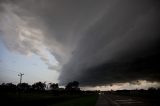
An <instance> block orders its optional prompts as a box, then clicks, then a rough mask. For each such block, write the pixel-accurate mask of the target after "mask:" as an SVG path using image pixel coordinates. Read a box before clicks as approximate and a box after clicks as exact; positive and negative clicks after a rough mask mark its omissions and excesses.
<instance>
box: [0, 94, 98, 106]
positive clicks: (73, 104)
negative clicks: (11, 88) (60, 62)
mask: <svg viewBox="0 0 160 106" xmlns="http://www.w3.org/2000/svg"><path fill="white" fill-rule="evenodd" d="M0 95H1V96H0V99H1V100H2V102H0V106H11V105H16V106H94V105H95V103H96V101H97V97H98V96H97V95H61V96H54V95H52V94H47V93H32V94H26V93H21V94H17V93H0ZM6 101H9V102H6Z"/></svg>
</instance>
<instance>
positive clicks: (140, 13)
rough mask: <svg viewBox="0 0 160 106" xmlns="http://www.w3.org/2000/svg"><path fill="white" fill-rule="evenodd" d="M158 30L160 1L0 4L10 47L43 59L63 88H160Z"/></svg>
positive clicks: (3, 31)
mask: <svg viewBox="0 0 160 106" xmlns="http://www.w3.org/2000/svg"><path fill="white" fill-rule="evenodd" d="M159 26H160V2H159V1H158V0H154V1H151V0H141V1H138V0H133V1H128V0H123V1H119V0H94V1H92V0H85V1H81V0H79V1H75V0H67V1H61V0H26V1H19V0H13V1H4V0H1V1H0V33H1V35H2V36H1V37H0V38H1V39H2V41H3V42H4V44H5V45H6V47H7V48H8V49H9V50H10V51H14V52H18V53H20V54H23V55H32V54H36V55H38V56H40V58H41V60H42V61H43V62H44V63H45V64H46V65H47V66H48V68H49V69H51V70H56V71H58V72H59V73H60V75H59V83H60V84H62V85H63V84H66V83H68V82H70V81H73V80H77V81H79V82H80V84H81V85H82V86H99V85H107V84H112V83H121V82H132V81H136V80H147V81H157V82H159V81H160V73H159V70H160V67H159V65H160V61H159V60H160V49H159V48H160V43H159V42H160V30H159V28H160V27H159ZM49 55H52V56H53V57H54V58H55V61H56V62H55V63H54V64H52V63H50V59H51V58H50V56H49Z"/></svg>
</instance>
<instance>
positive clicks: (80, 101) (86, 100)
mask: <svg viewBox="0 0 160 106" xmlns="http://www.w3.org/2000/svg"><path fill="white" fill-rule="evenodd" d="M97 97H98V96H97V95H90V96H82V97H79V98H75V99H71V100H67V101H64V102H61V103H57V104H53V105H49V106H95V104H96V101H97Z"/></svg>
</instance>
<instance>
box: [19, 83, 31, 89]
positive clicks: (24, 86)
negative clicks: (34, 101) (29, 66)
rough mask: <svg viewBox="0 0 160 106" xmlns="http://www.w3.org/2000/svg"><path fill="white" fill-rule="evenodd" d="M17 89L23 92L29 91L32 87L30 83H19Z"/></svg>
mask: <svg viewBox="0 0 160 106" xmlns="http://www.w3.org/2000/svg"><path fill="white" fill-rule="evenodd" d="M17 88H18V89H19V90H22V91H29V90H30V88H31V86H30V85H29V84H28V83H19V84H18V85H17Z"/></svg>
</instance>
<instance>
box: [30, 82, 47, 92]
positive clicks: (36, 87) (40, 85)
mask: <svg viewBox="0 0 160 106" xmlns="http://www.w3.org/2000/svg"><path fill="white" fill-rule="evenodd" d="M45 87H46V84H45V83H42V82H37V83H34V84H33V85H32V88H33V89H34V90H40V91H42V90H45Z"/></svg>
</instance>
